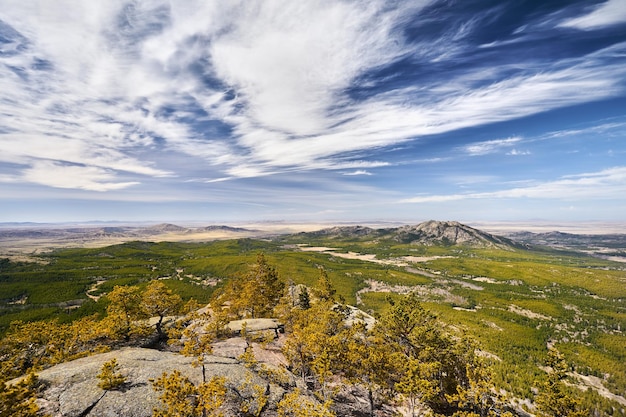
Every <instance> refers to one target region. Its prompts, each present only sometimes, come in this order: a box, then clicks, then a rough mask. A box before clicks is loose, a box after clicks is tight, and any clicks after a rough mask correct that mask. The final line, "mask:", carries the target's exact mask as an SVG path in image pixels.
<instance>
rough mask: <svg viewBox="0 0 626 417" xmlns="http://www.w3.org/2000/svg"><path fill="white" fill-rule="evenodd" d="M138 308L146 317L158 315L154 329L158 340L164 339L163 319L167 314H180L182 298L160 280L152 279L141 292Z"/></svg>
mask: <svg viewBox="0 0 626 417" xmlns="http://www.w3.org/2000/svg"><path fill="white" fill-rule="evenodd" d="M139 308H140V310H141V312H142V313H143V314H144V315H145V316H146V317H158V318H159V320H158V321H157V323H156V331H157V333H158V335H159V340H166V339H167V334H166V333H165V332H164V331H163V319H164V318H165V317H166V316H169V315H177V314H180V313H181V311H182V309H183V300H182V299H181V298H180V296H179V295H178V294H174V293H172V290H170V289H169V288H167V286H166V285H165V284H164V283H163V282H161V281H152V282H151V283H150V284H149V285H148V287H147V288H146V291H145V292H144V293H143V294H142V296H141V300H140V304H139Z"/></svg>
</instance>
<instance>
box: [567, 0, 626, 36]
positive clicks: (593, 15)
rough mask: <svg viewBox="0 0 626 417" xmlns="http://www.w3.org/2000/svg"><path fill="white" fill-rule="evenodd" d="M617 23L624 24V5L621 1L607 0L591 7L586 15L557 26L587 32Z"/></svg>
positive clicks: (625, 12)
mask: <svg viewBox="0 0 626 417" xmlns="http://www.w3.org/2000/svg"><path fill="white" fill-rule="evenodd" d="M619 23H626V5H624V2H623V0H607V1H605V2H602V3H599V4H598V5H594V6H591V11H590V12H588V13H587V14H584V15H582V16H578V17H574V18H570V19H567V20H565V21H564V22H561V23H560V24H559V26H562V27H571V28H576V29H582V30H589V29H596V28H601V27H605V26H611V25H615V24H619Z"/></svg>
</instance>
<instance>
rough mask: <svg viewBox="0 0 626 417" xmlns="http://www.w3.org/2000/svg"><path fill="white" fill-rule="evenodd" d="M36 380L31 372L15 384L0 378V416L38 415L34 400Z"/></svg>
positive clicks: (27, 416)
mask: <svg viewBox="0 0 626 417" xmlns="http://www.w3.org/2000/svg"><path fill="white" fill-rule="evenodd" d="M37 382H38V381H37V376H36V375H35V374H33V373H31V374H28V376H26V378H24V379H22V380H21V381H20V382H18V383H15V384H7V383H6V382H5V381H3V380H0V417H36V416H40V414H39V406H38V405H37V403H36V402H35V400H36V395H35V387H36V386H37ZM40 417H41V416H40Z"/></svg>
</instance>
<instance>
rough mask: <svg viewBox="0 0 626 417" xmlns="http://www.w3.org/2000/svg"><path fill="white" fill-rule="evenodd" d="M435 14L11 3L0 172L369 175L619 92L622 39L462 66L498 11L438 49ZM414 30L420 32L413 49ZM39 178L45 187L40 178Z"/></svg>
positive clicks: (348, 8) (102, 181) (90, 184)
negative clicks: (415, 74) (451, 143)
mask: <svg viewBox="0 0 626 417" xmlns="http://www.w3.org/2000/svg"><path fill="white" fill-rule="evenodd" d="M609 3H611V2H609ZM431 4H432V2H430V1H418V2H395V3H393V4H391V5H390V4H389V3H388V2H384V1H371V2H365V3H364V2H359V1H345V2H335V1H330V0H316V1H311V2H290V1H276V2H265V1H246V2H243V1H235V2H204V1H191V2H186V3H185V4H184V5H183V4H182V3H179V2H169V1H165V0H163V1H154V2H148V1H135V2H125V1H122V0H120V1H108V2H105V3H97V4H96V3H93V2H77V1H70V0H59V1H58V2H55V4H54V5H47V4H40V3H39V2H31V1H19V2H18V1H13V2H10V7H3V9H2V10H0V20H1V21H2V22H4V23H3V26H0V32H1V33H2V35H3V36H4V38H6V39H7V42H5V43H4V44H3V46H2V48H3V49H2V53H1V54H0V91H2V92H3V96H2V99H1V100H0V117H2V120H3V122H4V124H5V125H6V127H4V129H5V130H0V160H2V161H4V162H6V163H13V164H18V165H19V166H20V168H19V170H18V172H16V173H15V174H14V175H13V176H11V178H14V179H16V181H17V180H22V181H28V182H33V183H37V184H42V185H45V186H51V187H59V188H71V187H74V188H77V189H83V190H100V191H107V190H117V189H121V188H124V187H130V186H136V185H138V184H139V183H141V182H143V181H145V180H146V179H149V178H152V177H157V178H164V177H173V176H176V177H180V178H181V179H182V180H183V181H185V180H187V179H189V178H197V177H198V176H197V174H196V172H194V173H193V175H192V174H191V173H190V172H189V171H188V167H187V166H181V165H175V164H170V165H168V164H164V163H163V162H162V161H163V158H161V159H160V160H159V161H161V162H160V163H159V162H157V158H155V157H154V155H155V154H157V153H158V154H164V153H165V154H167V153H172V154H177V155H183V156H186V157H189V159H190V160H193V161H194V163H195V164H196V165H197V166H196V167H195V168H196V171H203V172H202V174H203V175H204V176H205V177H206V178H208V181H212V182H216V181H219V182H221V181H224V180H226V179H238V178H239V179H241V178H254V177H262V176H268V175H274V174H281V173H292V172H299V171H306V170H342V171H346V170H354V171H346V172H353V173H360V172H367V173H371V172H370V171H371V170H372V169H375V168H376V167H381V166H389V165H393V162H390V161H385V160H382V159H383V158H381V157H380V156H378V155H376V153H377V151H378V150H380V149H381V148H386V147H390V146H394V145H396V144H398V143H403V142H408V141H413V140H416V139H418V138H420V137H422V136H425V135H435V134H440V133H446V132H451V131H454V130H457V129H462V128H467V127H475V126H480V125H486V124H489V123H494V122H502V121H508V120H512V119H516V118H520V117H525V116H528V115H532V114H536V113H540V112H544V111H547V110H553V109H557V108H562V107H566V106H571V105H575V104H580V103H586V102H590V101H594V100H602V99H606V98H610V97H613V96H616V95H619V94H622V93H623V92H624V90H625V88H626V87H625V86H624V84H623V79H624V78H625V76H626V69H625V68H624V66H623V65H622V63H621V62H618V60H616V59H615V57H616V56H619V55H620V54H623V53H624V51H625V50H626V43H620V44H615V45H612V46H609V47H605V48H601V49H600V50H597V51H594V52H590V53H586V54H584V55H582V56H577V57H574V58H560V59H556V60H554V61H551V62H538V61H534V60H532V59H529V60H522V61H519V62H517V61H515V62H511V63H505V64H503V65H493V66H491V65H478V64H477V65H471V66H468V67H467V68H463V66H462V65H458V62H460V60H461V59H463V58H464V57H466V56H469V55H471V54H472V52H474V51H476V50H478V49H480V48H479V46H476V45H472V44H471V39H472V37H473V36H474V35H475V33H476V32H477V31H478V30H480V27H481V24H482V23H483V22H486V21H488V20H490V19H495V18H496V17H497V16H498V13H500V12H501V10H502V7H493V8H490V9H488V10H486V11H484V12H481V13H479V14H476V15H474V16H473V17H472V18H471V19H469V20H459V22H458V23H456V24H453V25H451V27H450V29H449V30H445V31H441V32H440V33H439V34H438V35H437V36H436V37H435V38H433V37H432V36H430V37H428V36H427V33H426V31H425V30H424V33H423V34H422V35H419V33H422V32H420V29H421V28H423V27H426V25H427V24H429V22H431V21H433V20H435V21H437V19H438V16H437V15H436V14H435V13H432V12H429V13H427V14H423V13H425V10H426V9H427V8H428V7H429V6H430V5H431ZM607 4H608V3H607ZM603 7H604V6H603ZM607 7H608V6H607ZM68 10H71V13H67V11H68ZM408 25H410V26H411V30H412V31H415V32H416V33H418V35H415V36H413V37H409V36H408V35H407V32H408V30H407V26H408ZM483 49H484V48H483ZM445 63H450V64H454V65H453V66H454V67H455V68H457V69H455V70H454V71H451V72H449V73H448V74H446V76H445V77H434V76H433V75H432V74H430V73H426V74H422V76H423V77H424V79H423V80H421V79H420V80H421V81H420V80H416V81H413V80H412V79H410V78H409V82H401V80H402V79H403V78H402V75H404V73H403V72H402V71H407V72H408V73H410V72H411V71H416V68H419V67H420V66H423V67H426V68H428V69H429V71H431V72H432V73H433V74H436V70H437V68H438V67H437V66H438V65H442V64H445ZM385 70H387V71H389V75H388V76H380V77H374V76H373V75H372V74H377V73H378V72H381V71H382V72H384V71H385ZM394 71H395V72H394ZM581 91H584V92H585V94H581ZM358 92H362V93H360V94H357V93H358ZM519 140H520V138H515V137H513V138H509V139H502V140H495V141H488V142H482V143H478V144H470V145H467V146H465V147H464V148H463V149H464V150H465V151H466V152H468V154H470V155H484V154H487V153H492V152H496V151H500V150H505V149H506V150H509V152H510V154H516V153H517V154H518V155H519V154H521V153H523V152H524V151H521V150H516V149H511V148H513V146H516V145H518V144H519ZM373 155H376V156H373ZM437 160H441V159H437ZM45 169H49V170H50V171H51V173H53V175H51V178H54V179H51V178H45V176H43V175H40V173H41V172H43V171H44V170H45ZM63 173H65V174H67V175H63ZM72 173H73V174H72ZM57 174H58V175H57ZM70 174H72V175H70ZM80 176H83V177H84V178H85V181H79V180H78V179H77V178H78V177H80ZM129 176H132V180H128V178H129ZM98 178H99V179H98Z"/></svg>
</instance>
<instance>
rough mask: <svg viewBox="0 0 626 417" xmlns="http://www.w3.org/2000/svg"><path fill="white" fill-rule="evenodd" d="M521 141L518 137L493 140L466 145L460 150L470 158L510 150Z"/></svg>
mask: <svg viewBox="0 0 626 417" xmlns="http://www.w3.org/2000/svg"><path fill="white" fill-rule="evenodd" d="M521 140H522V138H520V137H512V138H507V139H494V140H488V141H485V142H478V143H473V144H470V145H466V146H464V147H463V148H462V149H463V150H464V151H465V152H467V153H468V154H469V155H471V156H479V155H487V154H490V153H495V152H498V151H500V150H503V149H508V148H511V147H512V146H514V145H515V144H517V143H519V142H520V141H521Z"/></svg>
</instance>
